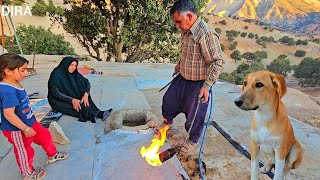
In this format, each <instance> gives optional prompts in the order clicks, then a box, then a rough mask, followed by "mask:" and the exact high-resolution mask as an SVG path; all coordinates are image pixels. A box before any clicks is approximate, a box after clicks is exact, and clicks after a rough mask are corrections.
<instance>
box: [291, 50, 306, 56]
mask: <svg viewBox="0 0 320 180" xmlns="http://www.w3.org/2000/svg"><path fill="white" fill-rule="evenodd" d="M306 53H307V52H306V51H304V50H297V51H296V52H295V53H294V55H295V56H297V57H304V56H305V55H306Z"/></svg>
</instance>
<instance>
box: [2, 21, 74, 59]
mask: <svg viewBox="0 0 320 180" xmlns="http://www.w3.org/2000/svg"><path fill="white" fill-rule="evenodd" d="M17 35H18V36H19V39H20V43H21V46H22V50H23V53H24V54H27V55H30V54H48V55H72V54H74V49H73V48H72V47H71V45H70V43H69V42H66V41H65V40H64V37H63V36H62V35H55V34H53V33H52V32H51V31H50V30H45V29H44V28H42V27H35V26H28V27H27V26H19V27H18V28H17ZM6 44H15V42H12V41H11V40H10V39H9V38H8V39H7V42H6ZM7 50H8V51H9V52H15V53H20V51H19V49H18V47H17V46H11V47H8V48H7Z"/></svg>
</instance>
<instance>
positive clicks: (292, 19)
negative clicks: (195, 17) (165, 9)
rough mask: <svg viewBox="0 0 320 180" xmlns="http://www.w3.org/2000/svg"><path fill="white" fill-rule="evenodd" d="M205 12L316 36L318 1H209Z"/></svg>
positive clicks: (318, 26) (319, 30)
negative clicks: (262, 22)
mask: <svg viewBox="0 0 320 180" xmlns="http://www.w3.org/2000/svg"><path fill="white" fill-rule="evenodd" d="M205 12H206V13H208V14H216V15H219V16H238V17H244V18H248V19H257V20H261V21H264V22H267V23H269V24H271V25H275V26H278V27H281V28H285V29H290V30H296V31H300V32H305V31H308V32H309V33H312V34H317V35H319V34H320V23H319V19H320V0H214V1H213V0H209V1H208V3H207V8H206V9H205ZM317 20H318V21H317Z"/></svg>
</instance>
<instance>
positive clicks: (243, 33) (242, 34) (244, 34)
mask: <svg viewBox="0 0 320 180" xmlns="http://www.w3.org/2000/svg"><path fill="white" fill-rule="evenodd" d="M247 34H248V33H246V32H242V33H241V34H240V36H241V37H246V36H247Z"/></svg>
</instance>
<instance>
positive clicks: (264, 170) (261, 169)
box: [260, 164, 272, 174]
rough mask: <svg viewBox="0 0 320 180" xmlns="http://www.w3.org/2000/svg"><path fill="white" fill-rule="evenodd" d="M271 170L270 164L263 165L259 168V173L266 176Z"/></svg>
mask: <svg viewBox="0 0 320 180" xmlns="http://www.w3.org/2000/svg"><path fill="white" fill-rule="evenodd" d="M271 168H272V164H265V165H264V166H263V167H261V168H260V173H263V174H266V173H267V172H269V171H270V169H271Z"/></svg>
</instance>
